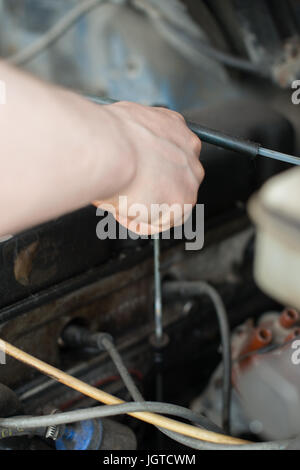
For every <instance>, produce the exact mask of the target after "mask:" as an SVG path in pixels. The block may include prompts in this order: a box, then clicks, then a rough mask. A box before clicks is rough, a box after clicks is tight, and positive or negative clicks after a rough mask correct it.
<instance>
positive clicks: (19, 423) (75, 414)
mask: <svg viewBox="0 0 300 470" xmlns="http://www.w3.org/2000/svg"><path fill="white" fill-rule="evenodd" d="M124 405H125V406H124ZM135 411H150V412H155V413H163V414H168V415H173V416H177V417H179V418H182V419H185V420H187V421H192V422H195V423H197V424H199V425H200V426H203V424H206V419H205V418H204V419H203V417H202V416H200V415H198V414H196V413H194V412H193V411H191V410H189V409H188V408H184V407H182V406H179V405H172V404H169V403H159V402H145V401H144V400H142V402H133V403H132V402H129V403H121V404H118V405H103V406H94V407H90V408H84V409H79V410H72V411H64V412H62V413H56V414H50V415H43V416H17V417H10V418H0V429H1V428H11V429H16V428H21V429H23V430H25V429H35V428H44V427H48V426H58V425H61V424H69V423H74V422H77V421H85V420H87V419H94V418H105V417H107V416H116V415H118V414H125V413H131V412H135Z"/></svg>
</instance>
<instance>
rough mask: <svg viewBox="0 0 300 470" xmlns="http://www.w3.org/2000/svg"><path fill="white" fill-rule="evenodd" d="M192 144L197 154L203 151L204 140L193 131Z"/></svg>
mask: <svg viewBox="0 0 300 470" xmlns="http://www.w3.org/2000/svg"><path fill="white" fill-rule="evenodd" d="M191 134H192V135H191V145H192V147H193V150H194V152H195V153H196V154H197V156H198V155H199V154H200V152H201V148H202V142H201V140H200V139H199V137H197V136H196V134H194V133H193V132H191Z"/></svg>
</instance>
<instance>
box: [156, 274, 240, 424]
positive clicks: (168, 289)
mask: <svg viewBox="0 0 300 470" xmlns="http://www.w3.org/2000/svg"><path fill="white" fill-rule="evenodd" d="M163 293H164V295H165V296H171V297H172V298H173V297H174V296H180V297H189V298H191V297H199V296H200V297H202V296H203V295H207V296H208V297H209V298H210V299H211V301H212V303H213V305H214V307H215V311H216V314H217V318H218V322H219V328H220V334H221V343H222V355H223V389H222V390H223V391H222V395H223V409H222V425H223V428H224V430H226V431H227V432H230V409H231V368H232V365H231V341H230V327H229V323H228V317H227V312H226V308H225V306H224V303H223V300H222V298H221V296H220V294H219V293H218V291H217V290H216V289H215V288H214V287H213V286H211V285H210V284H208V283H207V282H204V281H170V282H166V283H164V285H163Z"/></svg>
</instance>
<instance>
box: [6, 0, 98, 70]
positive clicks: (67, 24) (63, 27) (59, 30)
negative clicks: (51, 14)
mask: <svg viewBox="0 0 300 470" xmlns="http://www.w3.org/2000/svg"><path fill="white" fill-rule="evenodd" d="M104 1H107V0H85V1H79V2H78V3H77V5H76V6H75V7H74V8H72V9H71V10H70V11H69V12H68V13H66V15H65V16H63V17H62V18H61V19H60V20H58V22H57V23H55V24H54V25H53V26H52V28H50V29H49V30H48V31H47V32H46V33H45V34H43V35H42V36H41V37H40V38H39V39H37V40H36V41H34V42H33V43H32V44H29V46H27V47H25V48H24V49H22V50H21V51H19V52H17V53H16V54H13V55H12V56H10V57H7V58H6V61H7V62H9V63H10V64H12V65H23V64H25V63H26V62H28V61H29V60H32V59H33V58H34V57H36V56H37V55H38V54H39V53H40V52H42V51H43V50H44V49H46V48H47V47H49V46H50V45H51V44H53V43H54V42H55V41H56V40H57V39H59V38H60V37H61V36H62V35H63V34H65V33H66V31H67V30H68V29H69V28H71V26H73V25H74V23H76V21H78V19H79V18H80V17H81V16H83V15H85V14H86V13H88V12H89V11H91V10H92V9H94V8H96V7H97V6H99V5H101V4H102V3H103V2H104Z"/></svg>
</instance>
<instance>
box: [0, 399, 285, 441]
mask: <svg viewBox="0 0 300 470" xmlns="http://www.w3.org/2000/svg"><path fill="white" fill-rule="evenodd" d="M140 411H145V412H156V413H165V414H169V415H173V416H177V417H180V418H183V419H188V420H192V421H195V422H198V424H201V423H202V417H200V416H198V415H195V413H193V412H192V411H190V410H187V409H186V408H183V407H181V406H177V405H171V404H168V403H158V402H142V403H138V402H134V403H122V404H119V405H105V406H96V407H93V408H87V409H83V410H74V411H68V412H64V413H58V414H51V415H45V416H35V417H28V416H25V417H16V418H2V419H0V426H1V427H6V428H17V427H19V428H23V429H24V430H26V429H34V428H41V427H48V426H59V425H62V424H68V423H74V422H77V421H85V420H87V419H97V418H106V417H108V416H116V415H120V414H129V413H130V414H131V413H135V412H140ZM194 440H195V441H197V439H194ZM241 442H243V441H241ZM244 442H246V441H244ZM289 443H290V441H289V440H284V441H274V442H259V443H246V444H239V445H234V446H232V445H231V446H229V445H226V446H223V445H215V446H214V445H212V444H211V443H205V442H200V441H199V447H197V448H199V449H208V448H209V449H214V450H217V449H218V450H223V449H226V450H228V449H229V450H231V449H235V450H237V449H238V450H283V449H285V448H286V446H287V445H288V444H289ZM206 444H208V445H207V446H206ZM195 448H196V447H195Z"/></svg>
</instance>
